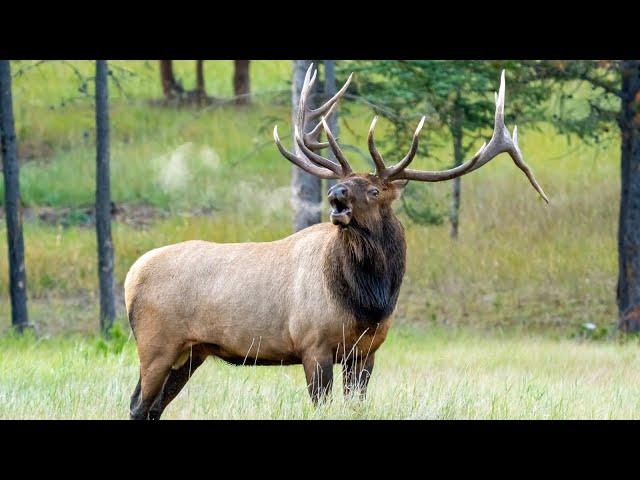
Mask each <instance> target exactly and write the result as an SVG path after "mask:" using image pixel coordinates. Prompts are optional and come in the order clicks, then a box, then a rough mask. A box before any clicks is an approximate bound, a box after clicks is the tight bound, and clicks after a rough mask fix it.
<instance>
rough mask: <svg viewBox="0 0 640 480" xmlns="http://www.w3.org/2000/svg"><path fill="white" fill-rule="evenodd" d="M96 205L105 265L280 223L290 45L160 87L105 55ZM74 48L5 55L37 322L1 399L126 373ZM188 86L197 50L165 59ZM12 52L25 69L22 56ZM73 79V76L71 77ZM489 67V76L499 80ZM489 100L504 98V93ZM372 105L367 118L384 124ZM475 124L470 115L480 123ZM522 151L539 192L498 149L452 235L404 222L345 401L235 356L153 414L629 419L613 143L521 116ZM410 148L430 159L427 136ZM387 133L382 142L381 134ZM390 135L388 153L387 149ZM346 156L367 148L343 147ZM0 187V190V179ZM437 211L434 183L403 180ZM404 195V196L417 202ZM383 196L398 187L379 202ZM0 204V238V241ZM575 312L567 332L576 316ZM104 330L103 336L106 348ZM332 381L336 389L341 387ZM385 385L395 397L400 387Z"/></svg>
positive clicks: (8, 351)
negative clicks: (104, 293) (200, 93)
mask: <svg viewBox="0 0 640 480" xmlns="http://www.w3.org/2000/svg"><path fill="white" fill-rule="evenodd" d="M111 64H112V66H113V72H114V75H115V76H116V78H117V79H118V82H119V84H120V87H118V86H117V85H116V84H115V83H112V85H111V93H112V105H111V112H112V146H111V154H112V178H113V180H112V191H113V199H114V201H115V202H116V204H117V205H118V206H119V208H121V209H122V211H123V212H124V213H122V214H120V216H119V217H118V218H117V220H116V221H115V222H114V225H113V235H114V243H115V252H116V258H115V260H116V281H117V285H118V295H119V300H118V308H119V311H120V313H121V322H120V323H121V325H123V326H124V328H123V330H124V331H125V332H127V333H126V334H125V336H126V335H128V330H127V329H128V326H126V323H125V321H124V305H123V303H122V298H121V297H122V282H123V280H124V276H125V274H126V272H127V269H128V268H129V266H130V265H131V264H132V263H133V261H134V260H135V259H136V258H137V257H138V256H139V255H141V254H142V253H144V252H145V251H147V250H149V249H151V248H154V247H157V246H160V245H164V244H167V243H172V242H178V241H183V240H188V239H205V240H213V241H219V242H240V241H262V240H272V239H277V238H281V237H284V236H286V235H288V234H289V233H291V214H290V203H289V202H290V189H289V180H290V171H291V166H290V164H289V163H288V162H287V161H286V160H284V159H283V158H281V157H280V156H279V154H278V153H277V151H276V149H275V147H274V146H273V143H272V139H271V129H272V127H273V124H274V123H276V122H277V123H278V125H279V129H280V132H281V137H282V138H287V136H288V130H289V126H290V112H289V104H288V102H289V101H290V99H289V97H290V93H289V84H288V83H287V82H288V79H289V76H290V72H291V65H290V62H287V61H277V62H262V61H256V62H253V63H252V67H251V68H252V89H253V92H254V93H255V97H254V99H253V100H254V101H253V104H252V106H251V107H249V108H240V109H238V108H235V107H233V106H232V105H230V104H228V105H223V106H217V107H208V108H204V109H195V108H180V109H176V108H171V107H162V106H159V105H158V104H157V102H156V100H158V99H159V98H160V96H161V89H160V81H159V78H158V73H157V65H156V63H155V62H144V61H140V62H138V61H136V62H132V61H116V62H112V63H111ZM205 66H206V78H207V90H208V93H209V94H210V95H213V96H216V97H229V96H230V95H231V68H232V67H231V62H230V61H208V62H205ZM92 68H93V67H92V64H91V63H90V62H70V63H68V64H66V63H60V62H48V63H44V64H40V65H37V66H36V64H35V63H34V62H23V63H17V62H14V65H13V69H14V73H15V74H16V75H15V78H14V103H15V107H14V108H15V115H16V122H17V133H18V138H19V143H20V145H19V147H20V155H21V159H22V161H23V163H22V167H21V188H22V194H23V201H24V203H25V206H26V207H27V208H26V210H25V226H24V230H25V244H26V263H27V265H26V268H27V277H28V289H29V309H30V317H31V321H32V322H33V323H34V325H35V333H36V336H37V339H24V340H19V339H14V338H13V337H11V336H7V335H5V337H1V336H0V359H1V360H0V400H1V401H0V418H15V417H17V418H35V417H38V418H43V417H46V418H125V417H126V414H127V399H128V396H129V395H130V393H131V392H130V390H131V389H132V388H133V385H134V381H135V378H134V377H135V376H136V359H135V347H134V345H133V344H132V342H128V343H125V344H124V345H123V350H122V351H121V352H119V351H118V350H119V348H120V347H119V346H117V347H114V345H111V344H109V345H105V344H102V343H101V342H100V341H98V340H96V339H95V338H94V337H92V336H91V335H92V334H94V333H95V331H96V329H97V325H98V320H97V313H98V312H97V308H98V305H97V298H96V290H97V271H96V268H97V266H96V258H95V251H96V246H95V232H94V229H93V227H92V226H91V223H90V213H88V210H89V208H90V206H91V204H92V203H93V197H94V175H95V170H94V165H95V158H94V155H95V152H94V133H93V122H94V118H93V106H92V101H91V98H90V94H91V82H90V80H89V81H87V79H86V78H85V77H90V76H91V75H93V71H92ZM176 71H177V72H178V76H179V77H180V79H181V80H182V81H183V83H184V85H185V86H186V87H187V88H192V86H193V84H194V83H195V82H194V73H195V66H194V62H182V61H181V62H177V65H176ZM20 72H23V73H20ZM84 82H86V83H87V88H88V90H87V91H88V94H89V95H88V96H87V94H84V93H82V92H81V90H83V89H84V87H83V83H84ZM507 82H508V80H507ZM507 109H508V103H507ZM371 115H372V113H371V111H370V110H369V109H368V108H366V107H364V106H362V105H360V106H359V105H356V106H355V107H354V108H352V109H350V114H349V115H348V116H346V117H344V116H343V117H342V118H341V135H340V137H341V141H342V142H343V143H347V144H350V145H353V146H356V147H358V148H359V149H361V150H362V149H366V147H365V145H366V143H365V141H366V140H365V138H364V135H365V133H366V131H367V128H368V124H369V122H370V119H371ZM385 128H389V125H388V124H386V123H385V122H384V121H382V122H381V123H380V125H379V129H380V130H381V131H380V133H381V134H382V133H383V131H384V129H385ZM489 133H490V132H487V134H489ZM519 133H520V136H521V140H520V144H521V148H522V150H523V152H524V155H525V158H526V160H527V162H528V163H529V165H530V166H531V167H532V168H533V170H534V171H535V173H536V176H537V178H538V180H539V181H540V183H541V184H542V186H543V187H544V189H545V191H546V192H547V194H548V196H549V197H550V199H551V204H550V205H549V206H546V205H544V203H543V202H542V201H540V200H539V199H538V198H537V195H536V194H535V192H534V191H533V189H531V187H530V186H529V184H528V182H527V181H526V179H525V177H524V176H523V175H522V173H521V172H520V171H519V170H518V169H517V168H515V167H514V165H513V163H512V162H511V161H510V160H509V158H508V157H507V156H506V155H503V156H501V157H499V158H498V159H496V160H495V161H493V162H492V163H491V164H490V165H488V166H486V167H484V168H483V169H481V170H479V171H478V172H474V173H473V174H472V175H470V176H468V177H465V179H464V180H463V182H462V209H461V219H460V225H461V232H460V235H461V236H460V238H459V240H458V241H457V242H453V241H451V240H450V239H449V236H448V225H447V222H446V221H445V223H444V224H442V225H440V226H420V225H416V224H414V223H412V222H411V221H410V220H409V219H408V218H407V217H406V215H405V214H404V213H403V212H402V211H401V210H400V208H399V213H400V216H401V218H402V220H403V222H404V224H405V226H406V229H407V241H408V267H407V274H406V276H405V282H404V284H403V288H402V291H401V296H400V300H399V304H398V310H397V315H396V320H395V322H396V323H395V327H394V329H393V331H392V335H391V338H390V340H389V342H388V344H385V345H384V347H383V350H382V351H381V354H380V360H379V362H378V365H377V366H376V374H375V375H374V380H373V385H372V391H371V398H370V400H369V401H367V402H366V403H365V404H363V405H359V404H357V403H354V402H347V403H345V402H343V401H342V400H339V399H337V400H336V401H335V402H334V403H333V404H332V405H330V406H329V407H327V408H325V409H321V410H319V411H314V410H313V409H311V408H310V406H309V405H308V402H307V400H306V397H305V396H306V392H305V390H304V388H303V387H304V385H303V383H304V381H303V376H302V372H301V369H300V368H293V367H292V368H256V369H249V368H245V369H237V368H232V367H229V366H226V365H223V364H221V363H219V362H214V361H210V362H209V364H208V365H206V366H205V367H203V368H202V371H198V373H197V374H196V377H195V378H194V380H193V381H192V383H191V384H190V385H189V386H188V387H187V389H186V390H185V392H184V393H183V394H182V395H181V398H180V399H179V400H178V401H177V402H176V404H175V405H172V406H171V407H170V408H169V410H168V412H167V416H168V417H171V418H247V417H249V418H299V417H305V418H328V417H332V418H335V417H337V418H523V417H524V418H609V417H611V418H630V417H633V416H634V415H636V413H635V412H636V410H638V406H639V405H638V400H637V398H639V397H638V395H637V394H638V391H637V390H638V388H640V387H637V385H639V383H638V382H637V380H638V379H637V378H636V377H637V374H636V373H635V372H636V371H638V368H637V367H638V365H637V362H638V358H637V355H636V351H637V344H635V343H628V344H619V343H617V341H616V340H615V339H614V337H615V336H614V335H613V334H612V332H613V331H614V327H615V318H616V308H615V279H616V275H617V257H616V228H617V227H616V225H617V210H618V196H619V143H618V140H617V138H608V139H604V141H603V142H602V143H601V144H599V145H596V146H587V145H585V144H584V143H582V142H580V141H579V140H577V139H575V138H566V137H562V136H559V135H557V134H556V133H554V131H553V129H552V128H551V127H550V126H542V127H541V128H540V129H538V130H534V129H533V128H529V127H528V126H527V125H519ZM437 140H438V141H437V142H435V143H434V144H433V145H431V148H430V149H429V152H430V155H429V156H428V157H427V156H425V155H421V154H420V153H419V154H418V157H417V158H416V160H415V162H414V164H415V165H416V167H417V168H444V167H446V166H447V164H448V160H447V159H449V158H451V149H450V148H449V146H448V145H449V143H450V142H449V139H448V138H447V137H446V135H444V134H443V135H441V136H439V137H437ZM390 153H391V152H390ZM403 153H404V152H402V153H401V154H398V155H391V156H390V157H389V158H392V159H394V158H399V157H400V156H401V155H402V154H403ZM350 158H353V159H354V160H353V163H354V164H355V167H356V169H358V170H368V169H369V168H370V167H369V165H368V163H367V161H366V160H365V159H364V158H365V157H362V156H360V155H358V154H352V155H351V157H350ZM2 188H3V187H2V186H0V195H3V191H2ZM408 188H409V189H411V192H410V193H412V194H413V195H414V196H417V198H418V202H419V201H420V199H423V201H424V203H425V204H427V203H428V204H429V205H434V206H435V208H436V209H445V210H446V209H447V205H448V203H447V202H448V194H449V189H450V185H448V184H446V183H442V184H432V185H425V184H416V185H410V186H409V187H408ZM414 201H415V200H414ZM398 207H400V205H398ZM4 228H5V227H4V222H2V224H1V226H0V252H4V251H6V232H5V231H4ZM7 292H8V275H7V258H6V254H2V255H0V332H1V331H4V330H8V327H9V323H10V320H9V318H10V310H9V302H8V293H7ZM587 322H589V323H594V324H595V325H596V330H595V332H594V333H592V334H590V335H591V336H592V337H599V338H604V340H601V341H597V342H594V341H591V340H589V341H582V340H580V338H581V337H580V334H581V332H583V330H584V329H583V327H582V325H583V324H585V323H587ZM114 349H115V350H114ZM338 391H339V389H336V392H338ZM398 399H400V400H401V401H398Z"/></svg>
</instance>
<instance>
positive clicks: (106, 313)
mask: <svg viewBox="0 0 640 480" xmlns="http://www.w3.org/2000/svg"><path fill="white" fill-rule="evenodd" d="M107 69H108V67H107V62H106V60H97V61H96V235H97V241H98V278H99V280H100V331H101V332H102V334H103V335H104V336H108V333H109V329H110V328H111V326H112V325H113V321H114V319H115V317H116V303H115V297H114V292H113V290H114V281H113V243H112V241H111V187H110V178H109V93H108V83H107V82H108V77H107V74H108V70H107Z"/></svg>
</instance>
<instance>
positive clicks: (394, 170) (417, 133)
mask: <svg viewBox="0 0 640 480" xmlns="http://www.w3.org/2000/svg"><path fill="white" fill-rule="evenodd" d="M426 118H427V117H425V116H423V117H422V118H421V119H420V123H418V126H417V127H416V131H415V132H414V134H413V140H412V141H411V148H410V149H409V153H407V154H406V155H405V157H404V158H403V159H402V160H400V161H399V162H398V163H397V164H396V165H394V166H393V167H389V168H388V169H386V171H385V172H384V176H385V177H390V176H392V175H394V174H396V173H398V172H400V171H402V170H404V169H405V168H407V167H408V166H409V164H410V163H411V162H412V161H413V158H414V157H415V156H416V153H417V151H418V142H419V137H420V130H422V127H423V125H424V121H425V119H426Z"/></svg>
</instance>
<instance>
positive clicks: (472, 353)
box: [0, 327, 640, 419]
mask: <svg viewBox="0 0 640 480" xmlns="http://www.w3.org/2000/svg"><path fill="white" fill-rule="evenodd" d="M0 352H3V361H2V363H1V364H0V379H1V380H0V419H7V418H12V419H15V418H18V419H21V418H48V419H125V418H127V417H128V407H129V396H130V395H131V393H132V391H133V387H134V386H135V383H136V381H137V375H138V372H137V362H136V358H135V357H136V355H135V349H134V346H133V342H132V341H131V340H130V341H129V342H127V343H125V344H124V345H122V344H119V345H118V346H116V347H113V348H112V347H110V346H108V345H107V346H105V345H104V343H103V342H101V341H98V340H94V341H90V340H88V339H86V338H85V339H79V338H77V337H71V338H67V339H60V338H56V339H51V340H50V339H46V338H45V339H40V340H35V339H32V338H29V337H27V338H22V339H16V338H12V337H4V338H3V339H1V340H0ZM9 352H10V353H11V354H10V355H7V354H5V353H9ZM26 358H28V359H29V360H28V362H26V361H25V359H26ZM639 372H640V355H639V354H638V345H637V343H636V342H630V343H627V344H622V345H617V344H613V343H593V342H583V343H581V342H575V341H569V340H561V341H557V340H552V339H549V338H544V337H538V336H531V335H524V336H522V335H520V336H512V335H503V336H495V335H493V336H487V335H478V334H474V335H470V334H469V332H468V331H466V332H461V331H458V332H455V331H451V330H448V331H447V332H443V331H442V330H440V329H437V328H436V329H430V330H429V331H424V330H423V329H420V330H415V329H411V328H408V327H400V328H396V329H393V330H392V331H391V333H390V335H389V338H388V340H387V342H386V343H385V344H384V345H383V347H382V348H381V350H380V351H379V352H378V353H377V355H376V367H375V371H374V375H373V377H372V380H371V383H370V387H369V395H368V398H367V400H366V401H365V402H359V401H358V400H356V399H343V398H342V395H341V390H342V388H341V383H340V382H341V378H340V375H339V368H336V369H335V373H336V375H337V377H336V378H335V383H334V388H333V399H332V401H331V402H330V403H328V404H327V405H325V406H323V407H321V408H319V409H315V408H313V407H312V405H311V402H310V400H309V399H308V395H307V391H306V387H305V381H304V375H303V370H302V367H300V366H291V367H234V366H230V365H227V364H224V363H222V362H221V361H219V360H213V359H209V360H208V361H207V362H206V363H205V364H204V365H203V366H202V367H200V369H199V370H198V371H197V372H195V373H194V375H193V378H192V379H191V380H190V381H189V383H188V384H187V385H186V387H185V389H184V390H183V391H182V392H181V393H180V395H179V396H178V397H177V398H176V400H175V401H174V402H173V403H172V404H171V405H169V407H168V408H167V410H166V412H165V417H164V418H168V419H192V418H204V419H323V418H338V419H361V418H365V419H389V418H394V419H575V418H580V419H632V418H638V414H639V412H640V373H639Z"/></svg>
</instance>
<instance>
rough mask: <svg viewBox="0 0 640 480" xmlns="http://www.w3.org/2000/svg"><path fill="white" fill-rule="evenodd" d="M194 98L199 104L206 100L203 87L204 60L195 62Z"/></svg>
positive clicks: (205, 92) (205, 90)
mask: <svg viewBox="0 0 640 480" xmlns="http://www.w3.org/2000/svg"><path fill="white" fill-rule="evenodd" d="M196 96H197V99H198V103H200V104H202V103H203V102H204V100H205V99H206V98H207V89H206V87H205V85H204V60H196Z"/></svg>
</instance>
